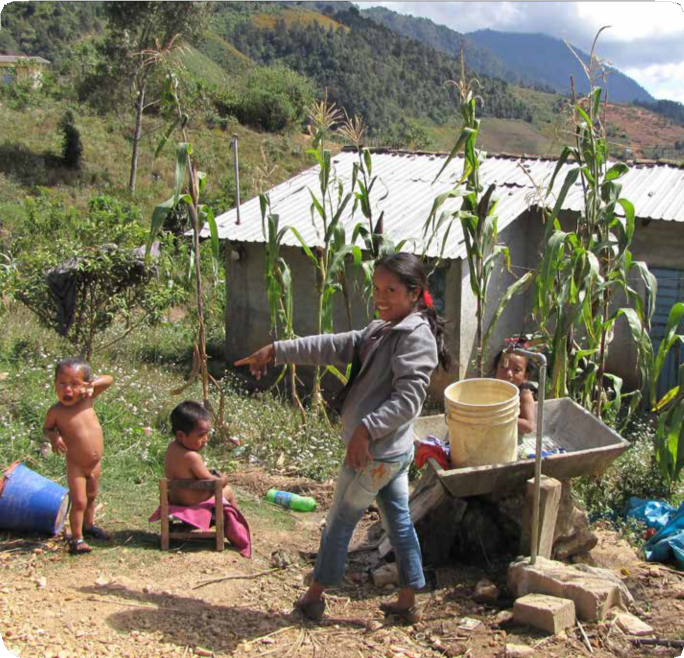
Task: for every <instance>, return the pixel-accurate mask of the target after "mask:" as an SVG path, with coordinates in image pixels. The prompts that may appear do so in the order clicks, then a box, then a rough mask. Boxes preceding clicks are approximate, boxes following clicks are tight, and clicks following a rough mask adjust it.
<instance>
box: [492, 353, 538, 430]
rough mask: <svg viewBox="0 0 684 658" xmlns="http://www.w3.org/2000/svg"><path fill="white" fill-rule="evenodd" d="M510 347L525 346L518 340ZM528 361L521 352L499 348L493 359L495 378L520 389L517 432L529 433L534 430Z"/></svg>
mask: <svg viewBox="0 0 684 658" xmlns="http://www.w3.org/2000/svg"><path fill="white" fill-rule="evenodd" d="M512 347H520V348H525V347H526V343H522V342H520V341H518V342H516V343H515V344H513V345H512ZM528 374H529V363H528V361H527V357H526V356H523V355H522V354H514V353H513V352H508V351H506V350H505V349H504V350H501V351H500V352H499V353H498V354H497V355H496V357H495V359H494V376H495V377H496V379H503V380H504V381H507V382H510V383H511V384H515V385H516V386H517V387H518V389H520V414H519V415H518V433H519V434H529V433H530V432H533V431H534V395H533V394H532V385H531V384H530V383H529V382H528V381H527V376H528Z"/></svg>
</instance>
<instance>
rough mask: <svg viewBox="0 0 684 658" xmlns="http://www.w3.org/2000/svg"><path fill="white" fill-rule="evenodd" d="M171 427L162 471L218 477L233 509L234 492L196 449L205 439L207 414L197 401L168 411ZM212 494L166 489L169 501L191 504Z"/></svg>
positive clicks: (171, 475) (208, 423) (177, 476)
mask: <svg viewBox="0 0 684 658" xmlns="http://www.w3.org/2000/svg"><path fill="white" fill-rule="evenodd" d="M171 431H172V432H173V435H174V437H175V438H174V440H173V441H171V443H169V447H168V448H167V449H166V457H165V458H164V474H165V475H166V478H167V479H168V480H181V479H194V480H215V479H219V480H221V484H222V485H223V497H224V498H225V499H226V500H227V501H228V502H229V503H230V504H231V505H232V506H233V507H235V509H237V504H236V502H235V494H234V493H233V490H232V489H231V488H230V486H228V478H227V477H226V476H225V475H220V474H217V475H214V474H213V473H212V472H211V471H209V469H208V468H207V467H206V465H205V464H204V460H203V459H202V457H201V455H200V454H199V451H200V450H201V449H202V448H203V447H204V446H205V445H206V444H207V443H208V442H209V433H210V432H211V415H210V414H209V412H208V411H207V410H206V409H205V408H204V407H203V406H202V405H201V404H199V403H198V402H193V401H191V400H186V401H185V402H181V403H180V404H179V405H178V406H177V407H176V408H175V409H174V410H173V411H172V412H171ZM213 495H214V492H213V491H211V492H209V491H198V490H194V489H178V490H172V491H170V492H169V502H170V503H171V504H173V505H183V506H186V507H191V506H193V505H199V503H202V502H204V501H205V500H208V499H209V498H211V497H212V496H213Z"/></svg>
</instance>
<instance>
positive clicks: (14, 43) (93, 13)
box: [0, 2, 106, 65]
mask: <svg viewBox="0 0 684 658" xmlns="http://www.w3.org/2000/svg"><path fill="white" fill-rule="evenodd" d="M105 24H106V19H105V16H104V3H102V2H12V3H10V4H6V5H5V6H4V7H3V8H2V29H1V30H0V53H5V54H11V55H17V54H24V55H40V56H41V57H44V58H45V59H48V60H50V61H51V62H53V63H55V64H57V65H58V64H59V63H60V62H61V60H62V59H63V58H64V56H65V55H66V54H67V51H68V49H69V48H70V47H72V46H74V45H75V44H76V43H78V42H79V41H81V40H82V39H84V38H86V37H88V36H89V35H90V34H92V33H97V32H99V31H100V30H102V29H103V28H104V26H105Z"/></svg>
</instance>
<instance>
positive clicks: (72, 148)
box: [59, 110, 83, 170]
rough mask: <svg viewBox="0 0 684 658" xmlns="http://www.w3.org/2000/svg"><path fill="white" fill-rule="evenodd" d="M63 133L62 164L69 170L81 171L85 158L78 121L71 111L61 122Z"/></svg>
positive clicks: (60, 126)
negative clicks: (77, 125)
mask: <svg viewBox="0 0 684 658" xmlns="http://www.w3.org/2000/svg"><path fill="white" fill-rule="evenodd" d="M59 129H60V130H61V131H62V162H63V163H64V166H65V167H68V168H69V169H76V170H80V169H81V166H82V158H83V144H82V143H81V133H80V132H79V130H78V128H77V127H76V119H75V118H74V113H73V112H72V111H71V110H67V111H66V112H65V113H64V116H63V117H62V120H61V121H60V122H59Z"/></svg>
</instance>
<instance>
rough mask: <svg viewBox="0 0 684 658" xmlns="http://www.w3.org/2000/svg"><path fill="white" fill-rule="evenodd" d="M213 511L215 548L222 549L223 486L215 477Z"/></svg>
mask: <svg viewBox="0 0 684 658" xmlns="http://www.w3.org/2000/svg"><path fill="white" fill-rule="evenodd" d="M214 486H215V489H214V497H215V511H216V550H217V551H222V550H223V538H224V533H223V520H224V519H223V486H222V484H221V480H219V479H217V480H216V484H215V485H214Z"/></svg>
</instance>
